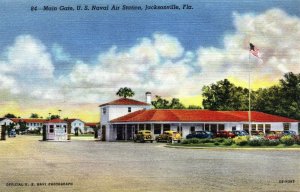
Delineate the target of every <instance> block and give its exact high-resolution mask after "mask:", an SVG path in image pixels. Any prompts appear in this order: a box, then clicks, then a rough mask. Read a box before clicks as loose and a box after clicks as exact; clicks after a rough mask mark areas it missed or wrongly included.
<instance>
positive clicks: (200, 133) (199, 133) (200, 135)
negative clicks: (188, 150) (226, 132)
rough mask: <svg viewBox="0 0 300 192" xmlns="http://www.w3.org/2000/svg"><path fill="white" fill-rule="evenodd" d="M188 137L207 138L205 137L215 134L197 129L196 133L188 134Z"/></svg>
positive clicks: (211, 136)
mask: <svg viewBox="0 0 300 192" xmlns="http://www.w3.org/2000/svg"><path fill="white" fill-rule="evenodd" d="M186 138H187V139H191V138H198V139H205V138H213V134H212V133H211V132H209V131H195V132H194V133H191V134H188V135H187V136H186Z"/></svg>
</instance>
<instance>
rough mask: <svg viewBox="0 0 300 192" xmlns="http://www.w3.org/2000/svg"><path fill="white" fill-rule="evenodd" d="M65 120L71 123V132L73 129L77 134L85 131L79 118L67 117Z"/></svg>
mask: <svg viewBox="0 0 300 192" xmlns="http://www.w3.org/2000/svg"><path fill="white" fill-rule="evenodd" d="M67 122H68V123H70V124H71V133H73V134H74V133H75V129H77V130H78V134H83V133H85V131H84V126H85V125H84V124H85V122H83V121H81V120H80V119H67Z"/></svg>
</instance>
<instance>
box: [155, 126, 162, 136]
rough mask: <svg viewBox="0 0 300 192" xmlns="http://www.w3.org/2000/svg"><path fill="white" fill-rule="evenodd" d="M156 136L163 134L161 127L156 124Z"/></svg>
mask: <svg viewBox="0 0 300 192" xmlns="http://www.w3.org/2000/svg"><path fill="white" fill-rule="evenodd" d="M154 134H161V125H160V124H154Z"/></svg>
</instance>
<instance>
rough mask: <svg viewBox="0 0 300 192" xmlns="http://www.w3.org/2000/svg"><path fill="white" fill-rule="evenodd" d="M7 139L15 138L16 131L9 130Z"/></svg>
mask: <svg viewBox="0 0 300 192" xmlns="http://www.w3.org/2000/svg"><path fill="white" fill-rule="evenodd" d="M8 137H16V130H15V129H12V130H10V131H9V134H8Z"/></svg>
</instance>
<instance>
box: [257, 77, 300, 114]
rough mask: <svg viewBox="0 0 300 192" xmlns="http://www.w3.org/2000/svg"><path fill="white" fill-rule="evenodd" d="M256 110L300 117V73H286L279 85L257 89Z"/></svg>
mask: <svg viewBox="0 0 300 192" xmlns="http://www.w3.org/2000/svg"><path fill="white" fill-rule="evenodd" d="M253 107H254V109H255V110H258V111H262V112H266V113H271V114H275V115H280V116H285V117H289V118H294V119H300V74H294V73H292V72H290V73H286V74H284V76H283V79H280V80H279V85H275V86H272V87H270V88H265V89H259V90H257V91H256V99H255V100H254V102H253Z"/></svg>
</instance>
